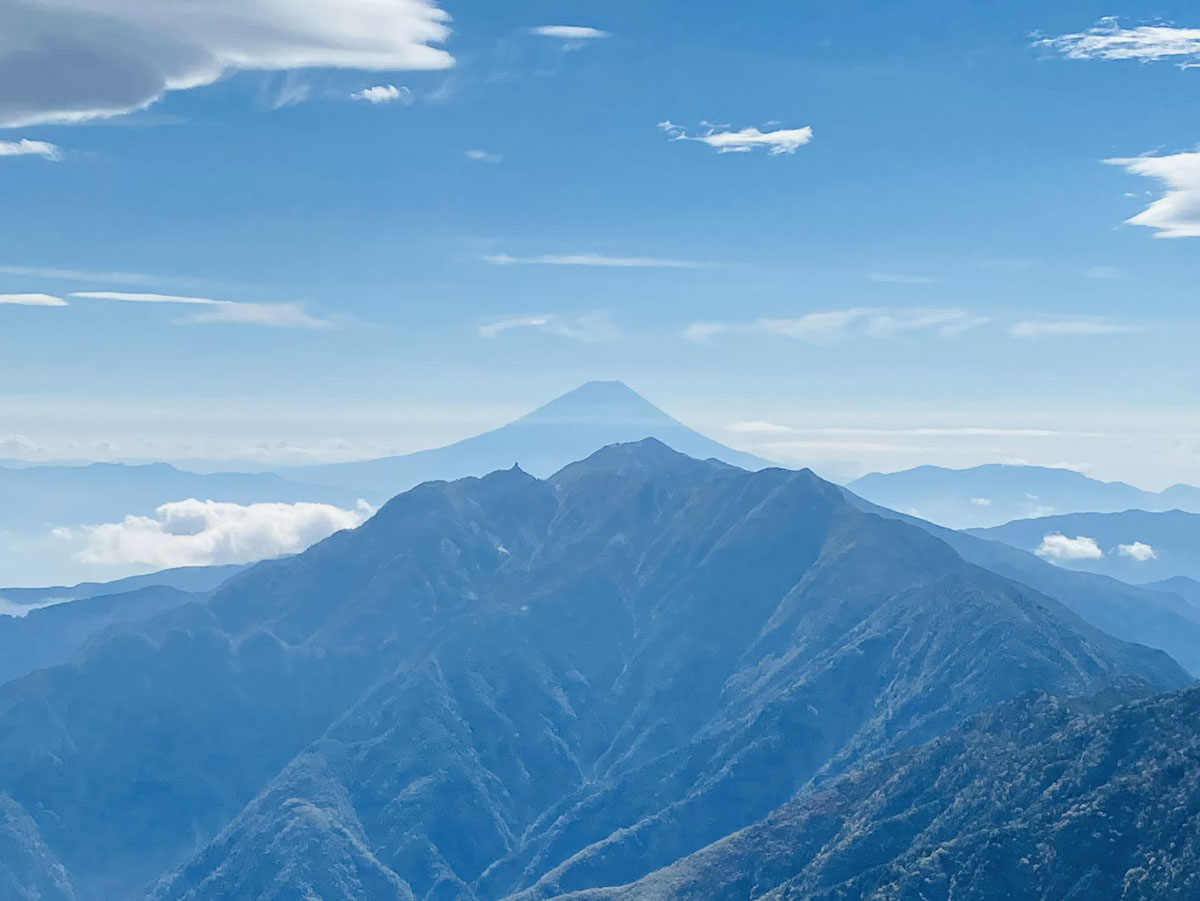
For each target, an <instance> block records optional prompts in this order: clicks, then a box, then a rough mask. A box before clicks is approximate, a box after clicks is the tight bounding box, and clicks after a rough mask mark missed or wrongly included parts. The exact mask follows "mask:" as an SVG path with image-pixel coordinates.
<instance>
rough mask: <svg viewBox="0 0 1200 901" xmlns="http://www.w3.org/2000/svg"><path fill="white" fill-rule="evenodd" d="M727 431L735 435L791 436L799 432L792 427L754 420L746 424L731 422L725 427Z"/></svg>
mask: <svg viewBox="0 0 1200 901" xmlns="http://www.w3.org/2000/svg"><path fill="white" fill-rule="evenodd" d="M725 431H727V432H733V433H734V434H735V435H743V434H750V435H790V434H792V433H793V432H795V431H797V430H796V429H794V428H792V427H791V426H790V425H780V424H779V423H776V422H764V421H762V420H758V419H752V420H749V421H746V422H731V423H729V425H727V426H725Z"/></svg>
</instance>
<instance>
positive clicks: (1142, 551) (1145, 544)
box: [971, 510, 1200, 583]
mask: <svg viewBox="0 0 1200 901" xmlns="http://www.w3.org/2000/svg"><path fill="white" fill-rule="evenodd" d="M971 534H973V535H978V536H979V537H980V538H990V539H992V540H994V541H1003V542H1004V543H1005V544H1010V545H1012V546H1013V547H1019V548H1021V549H1022V550H1026V551H1037V550H1038V549H1039V548H1041V547H1042V545H1043V542H1044V541H1045V540H1046V538H1047V536H1053V535H1064V536H1067V537H1068V538H1072V539H1075V538H1079V537H1081V536H1082V537H1086V538H1090V539H1092V541H1093V542H1094V543H1095V550H1094V552H1092V551H1089V553H1094V554H1096V556H1080V555H1079V552H1078V551H1076V553H1075V555H1071V554H1070V553H1068V554H1066V555H1065V556H1064V555H1060V556H1058V557H1055V558H1053V560H1054V562H1055V563H1057V564H1058V565H1059V566H1064V567H1066V568H1068V569H1078V570H1082V571H1084V572H1094V573H1102V574H1104V575H1106V576H1112V577H1114V578H1117V579H1123V580H1125V581H1127V582H1136V583H1146V582H1154V581H1161V580H1163V579H1169V578H1171V577H1172V576H1187V577H1188V578H1191V579H1196V578H1200V514H1196V513H1185V512H1183V511H1182V510H1170V511H1167V512H1164V513H1147V512H1145V511H1143V510H1126V511H1124V512H1122V513H1070V514H1066V515H1064V516H1044V517H1039V518H1036V519H1019V520H1016V521H1014V522H1010V523H1005V524H1004V525H1002V526H994V527H992V528H990V529H974V530H972V531H971ZM1051 550H1054V548H1051Z"/></svg>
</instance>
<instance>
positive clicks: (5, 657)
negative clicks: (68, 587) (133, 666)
mask: <svg viewBox="0 0 1200 901" xmlns="http://www.w3.org/2000/svg"><path fill="white" fill-rule="evenodd" d="M206 596H207V595H206V594H205V593H203V592H187V591H179V590H178V589H175V588H170V587H168V586H165V585H151V586H148V587H146V588H138V589H136V590H134V591H130V592H125V593H123V594H112V595H104V594H101V595H98V596H97V597H92V598H84V599H82V600H77V601H70V602H67V603H62V604H54V605H52V606H49V607H41V608H39V609H34V610H31V611H29V613H27V614H25V615H24V616H20V617H13V616H0V682H7V681H8V680H9V679H15V678H17V677H18V676H24V675H26V674H27V673H32V672H33V671H34V670H38V669H43V668H44V667H47V666H55V665H56V664H59V663H66V662H67V661H69V660H70V659H71V658H72V657H74V656H75V654H76V653H77V652H78V651H79V650H80V649H81V648H82V647H83V646H84V645H85V644H86V643H87V641H88V640H89V639H90V638H91V637H92V636H94V635H96V634H97V633H99V632H102V631H103V630H105V629H108V628H111V627H113V626H119V625H123V624H128V623H135V622H138V621H140V620H144V619H148V618H150V617H152V616H154V615H156V614H159V613H163V612H164V611H167V610H171V609H173V608H175V607H181V606H183V605H184V604H187V603H192V602H196V601H200V600H203V599H204V598H205V597H206Z"/></svg>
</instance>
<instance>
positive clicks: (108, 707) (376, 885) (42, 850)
mask: <svg viewBox="0 0 1200 901" xmlns="http://www.w3.org/2000/svg"><path fill="white" fill-rule="evenodd" d="M861 503H862V502H861V501H857V499H852V498H850V497H848V496H847V494H846V493H845V492H844V491H843V490H842V489H839V488H837V487H836V486H833V485H830V484H829V483H826V482H823V481H822V480H820V479H818V478H816V477H815V476H813V475H812V474H811V473H809V472H807V471H804V472H789V471H785V470H780V469H767V470H764V471H761V472H756V473H749V472H745V471H742V470H740V469H736V468H734V467H731V466H727V465H723V464H721V463H718V462H701V461H697V460H693V459H690V458H687V457H684V456H681V455H679V454H676V453H674V452H673V451H671V450H669V449H668V448H666V447H664V446H663V445H662V444H660V443H659V442H657V441H652V440H651V441H643V442H639V443H637V444H635V445H623V446H615V447H609V448H606V449H604V450H602V451H600V452H598V453H596V454H594V455H593V456H591V457H590V458H589V459H587V460H586V461H583V462H581V463H578V464H574V465H571V466H569V467H567V468H565V469H564V470H562V471H561V472H559V473H557V474H556V475H554V476H553V477H552V478H551V479H549V480H546V481H541V480H538V479H536V478H534V477H532V476H531V475H528V474H526V473H524V472H522V471H520V470H519V469H516V468H513V469H509V470H506V471H502V472H497V473H494V474H491V475H488V476H487V477H485V478H482V479H465V480H461V481H457V482H453V483H432V484H425V485H422V486H421V487H419V488H416V489H414V490H412V491H409V492H407V493H405V494H403V495H401V496H399V497H397V498H396V499H394V500H393V501H391V502H390V503H388V504H387V505H386V506H384V507H383V509H382V510H380V511H379V513H378V514H377V515H376V516H375V517H373V518H372V519H371V520H369V521H368V522H367V523H366V524H365V525H363V526H361V527H360V528H358V529H356V530H353V531H346V532H341V533H338V534H336V535H334V536H333V537H331V538H329V539H328V540H326V541H324V542H322V543H320V544H318V545H316V546H315V547H313V548H311V549H310V550H309V551H307V552H305V553H303V554H300V555H298V556H295V557H291V558H287V559H283V560H277V561H270V562H266V563H261V564H259V565H257V566H255V567H253V568H251V569H249V570H248V571H246V572H244V573H242V574H240V575H237V576H235V577H234V578H233V579H231V580H230V581H229V582H227V583H225V584H224V585H223V586H222V587H221V588H219V589H218V590H217V592H216V593H215V594H214V595H213V597H212V599H211V600H208V601H204V602H193V603H185V604H184V605H183V606H180V607H176V608H175V609H172V610H170V611H167V612H165V613H163V614H161V615H159V616H157V617H155V618H152V619H150V620H148V621H146V622H144V623H141V624H138V625H125V626H117V627H114V628H112V629H110V630H108V631H107V632H106V633H102V634H100V635H98V636H96V637H95V638H93V639H92V640H90V641H89V643H88V646H87V648H86V650H85V651H84V653H83V655H82V656H81V657H80V658H78V660H77V662H76V663H74V664H72V665H70V666H62V667H56V668H51V669H45V670H41V671H39V672H36V673H33V674H31V675H28V676H25V677H23V678H19V679H16V680H14V681H11V682H9V683H8V684H6V685H4V686H2V687H0V874H2V878H4V879H7V880H8V883H7V884H5V883H0V888H4V890H5V891H7V892H8V893H9V894H10V895H11V896H14V897H30V896H33V894H34V893H35V892H37V893H38V895H37V896H38V897H40V898H42V899H57V898H68V897H74V898H76V899H87V901H107V899H122V901H125V899H129V898H138V897H147V898H154V899H160V901H167V899H183V898H187V899H189V901H206V899H229V898H280V899H282V898H321V899H383V898H386V899H408V898H429V899H433V898H465V899H495V898H514V899H515V898H521V899H534V898H549V897H554V896H558V895H561V894H564V893H567V892H571V891H576V890H584V889H589V888H598V887H602V886H612V885H619V884H625V883H629V882H632V881H635V880H638V879H642V878H644V877H646V876H647V875H648V874H650V873H652V872H654V871H656V870H659V869H660V868H662V867H667V866H671V865H672V864H675V863H677V862H679V861H681V860H686V859H687V857H688V855H691V854H693V853H695V852H698V851H700V850H701V849H703V848H705V847H706V846H708V845H710V844H711V843H713V842H719V841H722V840H723V839H725V838H726V837H727V836H730V835H731V834H732V833H734V832H736V831H737V830H739V829H742V828H745V827H752V828H758V827H755V824H756V823H760V822H762V821H763V818H764V817H769V816H771V814H772V811H775V810H777V809H779V808H780V805H785V804H788V803H789V802H790V801H791V800H792V799H793V797H795V796H796V793H797V792H800V796H799V797H801V798H804V797H809V796H810V794H809V793H810V791H811V787H812V786H813V785H814V784H815V785H821V784H831V785H844V786H846V788H845V789H843V791H842V795H844V797H845V799H846V801H845V803H846V804H847V805H850V804H852V803H854V802H855V798H854V796H853V793H852V791H851V787H853V786H856V785H859V784H862V783H861V780H862V779H863V778H865V777H862V776H853V775H851V776H843V775H842V774H845V773H848V772H851V771H856V772H860V773H861V772H868V773H878V772H881V771H879V770H877V769H876V770H872V769H870V768H871V767H872V766H874V765H875V764H874V763H873V762H874V761H878V760H880V759H882V758H883V757H884V756H885V755H889V754H894V753H897V752H900V751H902V749H904V748H906V747H908V746H912V745H915V744H918V743H921V742H925V741H928V740H930V739H935V738H936V737H937V736H939V735H943V734H946V733H947V732H951V730H953V729H954V728H955V726H956V724H958V723H959V722H961V721H962V720H963V719H964V718H965V717H968V716H970V715H972V714H975V713H978V712H980V711H983V710H986V709H988V708H989V707H992V706H993V705H995V704H997V703H1000V702H1002V701H1004V700H1006V699H1009V698H1012V697H1014V696H1016V695H1018V694H1021V693H1023V692H1028V691H1042V692H1049V693H1052V694H1054V695H1058V696H1065V697H1071V696H1080V695H1092V694H1095V693H1097V692H1108V693H1109V694H1110V695H1111V696H1113V698H1114V699H1116V698H1123V697H1126V696H1128V692H1129V691H1135V692H1141V693H1145V692H1148V691H1154V690H1169V689H1176V688H1181V687H1183V686H1185V685H1187V684H1189V683H1190V679H1189V678H1188V677H1187V675H1186V674H1185V673H1184V672H1183V671H1182V670H1181V669H1180V668H1179V667H1178V666H1177V665H1176V664H1175V663H1174V662H1173V661H1171V660H1170V658H1168V657H1167V656H1166V655H1165V654H1162V653H1161V652H1157V651H1152V650H1149V649H1146V648H1144V647H1139V646H1137V645H1132V644H1127V643H1124V642H1122V641H1119V640H1117V639H1115V638H1113V637H1111V636H1109V635H1106V634H1104V633H1103V632H1101V631H1099V630H1098V629H1096V628H1094V627H1092V626H1089V625H1088V624H1086V623H1085V622H1084V621H1083V620H1082V619H1080V618H1079V617H1078V616H1077V615H1075V614H1074V613H1072V612H1071V611H1070V610H1068V609H1067V608H1066V607H1065V606H1063V605H1062V604H1060V603H1059V602H1058V601H1056V600H1054V599H1052V598H1051V597H1049V596H1047V595H1046V594H1043V593H1040V592H1038V591H1036V590H1034V589H1032V588H1029V587H1027V586H1025V585H1022V584H1019V583H1017V582H1014V581H1011V580H1009V579H1007V578H1004V577H1001V576H999V575H996V574H995V573H992V572H989V571H988V570H986V569H983V568H981V567H978V566H975V565H973V564H971V563H968V562H966V561H964V560H963V559H962V558H961V557H960V556H959V555H958V554H957V553H955V552H954V550H953V549H952V548H951V547H950V546H949V545H947V544H946V543H945V542H943V541H941V540H939V539H938V538H935V537H933V536H932V535H931V534H929V533H928V532H927V531H925V530H924V529H922V528H918V527H916V526H914V525H912V524H909V523H907V522H904V521H900V520H897V519H893V518H885V517H882V516H879V515H876V514H874V513H871V512H867V511H866V510H863V509H861V508H860V506H859V504H861ZM962 537H964V538H965V539H966V540H967V541H968V542H977V543H978V545H979V546H981V547H995V548H1000V549H1001V550H1002V551H1004V552H1006V553H1011V554H1014V555H1019V556H1020V557H1026V556H1027V555H1023V554H1021V553H1020V552H1019V551H1015V550H1012V549H1006V548H1004V546H1003V545H998V544H993V543H990V542H985V541H982V540H980V539H976V538H972V537H970V536H962ZM1034 562H1035V563H1036V562H1037V561H1034ZM1051 569H1053V568H1051ZM1054 571H1055V572H1058V573H1060V574H1061V575H1062V577H1063V578H1065V579H1083V578H1099V577H1092V576H1086V575H1082V574H1074V573H1069V572H1066V571H1060V570H1054ZM67 606H68V607H70V606H72V605H67ZM49 609H50V610H53V609H55V608H49ZM1129 686H1133V687H1134V688H1132V689H1131V688H1128V687H1129ZM1035 738H1036V736H1032V735H1031V739H1030V743H1031V745H1032V744H1033V743H1034V740H1035ZM996 740H997V741H999V739H996ZM968 750H969V749H968ZM956 754H959V752H957V751H956V752H955V753H954V754H950V755H948V757H947V760H946V764H947V765H946V767H945V770H946V771H947V772H948V773H949V774H956V778H957V777H958V774H960V775H961V778H963V779H966V780H968V781H970V779H971V773H972V772H974V771H973V770H972V769H971V767H976V768H978V767H983V766H985V765H990V764H988V763H987V761H986V759H985V755H984V756H979V757H977V758H971V757H969V756H968V754H967V750H964V751H963V752H961V755H960V756H961V759H962V760H963V761H964V763H963V764H962V765H961V766H958V765H956V764H955V762H954V761H955V760H956V759H959V757H956V756H955V755H956ZM1040 759H1041V758H1037V757H1034V758H1031V760H1032V761H1034V763H1036V761H1037V760H1040ZM1046 759H1047V760H1053V759H1056V758H1053V757H1051V756H1047V757H1046ZM894 760H895V758H893V761H894ZM972 761H977V762H972ZM1034 763H1031V764H1030V765H1031V766H1033V765H1034ZM885 766H890V767H892V770H891V771H895V772H900V770H899V769H898V768H897V767H896V766H895V764H894V763H889V764H886V765H885ZM863 767H867V769H866V770H863V769H861V768H863ZM921 772H923V773H931V772H934V768H933V767H932V766H930V767H925V768H923V769H922V770H921ZM1038 772H1042V773H1043V775H1044V777H1045V778H1054V777H1053V776H1052V771H1051V770H1049V769H1046V770H1044V771H1038ZM881 778H882V777H881ZM911 778H912V779H913V780H914V781H912V782H911V784H912V785H913V786H914V791H917V790H919V789H920V782H919V779H918V775H917V774H914V775H913V776H912V777H911ZM845 779H848V780H850V781H848V782H846V781H842V780H845ZM829 780H835V781H833V782H830V781H829ZM855 780H859V781H855ZM888 784H889V785H891V783H888ZM979 784H981V785H982V784H986V781H985V780H984V779H983V777H982V776H981V777H980V781H979ZM914 797H916V796H915V795H912V794H911V793H906V792H904V791H903V790H902V789H901V787H899V786H896V787H895V788H894V800H893V801H892V802H891V803H890V806H888V807H887V810H895V812H896V817H899V815H900V814H901V813H902V812H904V811H905V810H908V809H909V808H912V807H913V803H914V801H913V798H914ZM1154 800H1155V801H1157V800H1158V797H1157V796H1155V798H1154ZM1014 802H1015V796H1014ZM936 804H937V798H936V797H935V798H933V799H931V800H930V801H929V802H928V803H927V804H925V805H924V806H919V807H917V808H915V809H916V810H917V811H918V812H923V811H926V810H928V809H930V807H931V805H932V806H936ZM847 809H849V807H847ZM856 809H857V808H856ZM114 811H120V812H121V815H120V816H113V812H114ZM834 815H835V816H849V814H845V815H843V814H839V813H835V814H834ZM871 815H872V817H876V814H875V813H874V811H872V812H871ZM893 819H895V818H893ZM918 819H919V817H918V816H917V814H910V815H909V816H907V817H906V818H900V819H898V821H897V822H892V821H891V820H889V819H887V815H886V810H885V811H881V812H879V814H878V816H877V817H876V818H875V819H872V820H871V822H872V823H874V822H878V823H880V824H881V826H880V828H883V829H889V830H892V832H894V833H896V834H904V831H905V830H913V829H916V828H917V826H918ZM1089 828H1091V827H1089ZM867 834H868V835H869V834H871V833H870V832H868V833H867ZM1180 834H1181V835H1182V834H1184V833H1180ZM879 838H880V842H881V843H874V844H871V846H872V847H874V848H876V851H875V852H874V853H875V854H876V855H877V857H878V859H879V860H880V862H885V861H886V860H887V857H885V856H880V855H884V853H885V852H886V853H887V854H899V853H900V847H899V846H898V845H896V844H894V843H890V842H882V839H883V835H880V836H879ZM1153 840H1154V837H1153V836H1152V837H1151V838H1149V839H1148V840H1147V841H1148V842H1153ZM804 841H809V839H804ZM801 845H802V842H801ZM773 847H775V846H773ZM777 847H778V848H779V849H781V850H786V848H785V847H784V846H783V845H780V846H777ZM1147 847H1150V844H1147ZM769 850H770V849H764V851H763V853H764V854H766V853H768V851H769ZM1005 859H1006V860H1007V859H1008V858H1005ZM843 861H844V864H843V865H842V866H841V867H840V868H835V870H834V872H836V873H840V874H841V876H840V878H841V879H842V880H843V881H844V880H846V879H850V878H852V877H853V876H854V875H855V873H857V872H862V871H865V870H867V869H869V866H868V864H865V863H864V862H863V860H862V859H857V858H851V857H846V858H843ZM797 872H798V871H797ZM726 875H728V874H726ZM143 886H148V888H142V887H143ZM634 897H637V895H634ZM680 897H713V898H716V897H737V895H736V894H734V895H730V894H729V893H727V892H725V891H723V889H722V888H721V883H720V880H719V879H716V878H713V879H710V880H709V881H707V882H705V883H704V884H703V885H702V886H701V887H700V888H699V889H698V890H697V891H694V892H692V893H691V894H687V895H682V894H681V895H680Z"/></svg>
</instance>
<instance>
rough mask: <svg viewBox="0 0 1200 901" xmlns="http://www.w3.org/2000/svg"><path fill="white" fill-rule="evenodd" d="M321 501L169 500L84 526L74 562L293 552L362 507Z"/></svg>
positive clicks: (365, 511) (163, 561)
mask: <svg viewBox="0 0 1200 901" xmlns="http://www.w3.org/2000/svg"><path fill="white" fill-rule="evenodd" d="M370 512H371V510H370V508H369V507H368V506H367V505H366V504H365V503H362V502H360V504H359V507H358V509H355V510H343V509H342V508H340V507H334V506H331V505H329V504H312V503H299V504H249V505H246V506H243V505H241V504H230V503H220V502H216V501H198V500H195V499H194V498H193V499H189V500H185V501H174V502H172V503H169V504H163V505H162V506H161V507H159V508H158V509H157V510H156V511H155V513H154V516H126V517H125V518H124V519H123V520H122V521H121V522H114V523H105V524H104V525H99V526H89V527H87V528H86V529H85V532H86V534H87V545H86V547H84V549H83V550H82V551H80V552H79V553H78V554H77V555H76V559H78V560H79V561H80V562H81V563H100V564H130V563H140V564H145V565H149V566H158V567H172V566H208V565H214V564H221V563H252V562H254V561H256V560H266V559H269V558H272V557H282V556H285V555H287V554H295V553H299V552H300V551H302V550H304V549H305V548H307V547H309V546H310V545H313V544H315V543H316V542H318V541H320V540H322V539H323V538H328V537H329V536H330V535H332V534H333V533H334V532H337V531H340V530H342V529H350V528H354V527H355V526H357V525H359V524H360V523H362V522H363V520H364V519H366V518H367V516H368V515H370Z"/></svg>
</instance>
